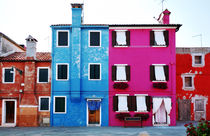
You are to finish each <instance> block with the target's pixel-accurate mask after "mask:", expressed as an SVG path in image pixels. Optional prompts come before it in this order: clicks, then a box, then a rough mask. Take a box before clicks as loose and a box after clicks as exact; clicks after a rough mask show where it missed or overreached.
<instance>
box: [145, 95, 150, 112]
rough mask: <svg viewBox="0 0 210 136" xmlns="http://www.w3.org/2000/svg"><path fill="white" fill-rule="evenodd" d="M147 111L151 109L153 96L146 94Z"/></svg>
mask: <svg viewBox="0 0 210 136" xmlns="http://www.w3.org/2000/svg"><path fill="white" fill-rule="evenodd" d="M146 105H147V111H150V109H151V96H146Z"/></svg>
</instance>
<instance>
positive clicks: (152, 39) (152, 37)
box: [150, 31, 155, 46]
mask: <svg viewBox="0 0 210 136" xmlns="http://www.w3.org/2000/svg"><path fill="white" fill-rule="evenodd" d="M154 45H155V34H154V31H150V46H154Z"/></svg>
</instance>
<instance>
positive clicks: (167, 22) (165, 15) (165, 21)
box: [162, 9, 171, 24]
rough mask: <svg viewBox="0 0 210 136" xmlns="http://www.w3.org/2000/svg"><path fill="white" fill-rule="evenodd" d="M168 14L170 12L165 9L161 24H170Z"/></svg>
mask: <svg viewBox="0 0 210 136" xmlns="http://www.w3.org/2000/svg"><path fill="white" fill-rule="evenodd" d="M170 14H171V12H170V11H168V9H166V10H165V11H163V19H162V20H163V24H169V23H170Z"/></svg>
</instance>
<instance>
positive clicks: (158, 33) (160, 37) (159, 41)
mask: <svg viewBox="0 0 210 136" xmlns="http://www.w3.org/2000/svg"><path fill="white" fill-rule="evenodd" d="M154 34H155V41H156V43H157V45H166V42H165V39H164V35H163V31H155V32H154Z"/></svg>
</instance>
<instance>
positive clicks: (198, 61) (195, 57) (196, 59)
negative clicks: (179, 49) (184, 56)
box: [192, 54, 205, 67]
mask: <svg viewBox="0 0 210 136" xmlns="http://www.w3.org/2000/svg"><path fill="white" fill-rule="evenodd" d="M204 57H205V55H204V54H192V66H193V67H203V66H204V65H205V61H204V60H205V59H204Z"/></svg>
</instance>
